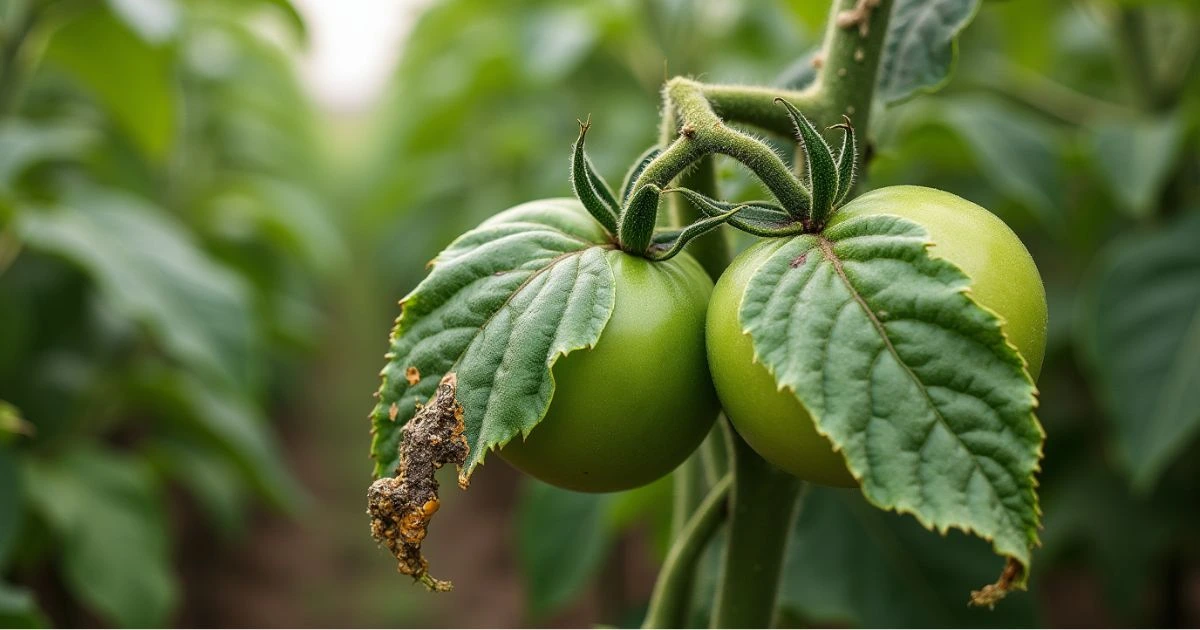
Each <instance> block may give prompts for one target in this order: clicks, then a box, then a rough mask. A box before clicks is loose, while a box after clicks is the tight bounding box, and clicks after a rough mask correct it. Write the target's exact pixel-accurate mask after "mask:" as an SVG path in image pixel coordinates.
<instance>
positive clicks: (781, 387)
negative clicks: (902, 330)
mask: <svg viewBox="0 0 1200 630" xmlns="http://www.w3.org/2000/svg"><path fill="white" fill-rule="evenodd" d="M872 216H887V217H890V218H895V219H899V220H900V221H904V222H906V223H909V224H911V225H914V226H916V227H918V228H920V230H921V232H922V234H923V237H922V249H923V250H924V251H925V253H926V254H927V255H929V257H930V258H936V259H938V260H941V261H943V262H944V263H945V264H947V265H950V266H951V267H953V268H954V269H955V270H956V271H957V272H958V273H959V274H961V275H962V276H963V277H964V278H966V279H967V280H968V281H970V276H968V275H967V274H966V272H964V271H962V269H960V268H959V267H958V266H957V265H955V264H954V263H952V262H951V261H949V260H947V259H945V258H943V257H941V256H936V255H933V254H932V253H931V251H930V248H931V247H932V246H933V245H934V242H933V241H932V240H930V238H929V234H928V232H927V231H926V230H925V229H924V227H922V226H920V225H919V224H917V223H915V222H913V221H910V220H907V219H904V218H903V217H899V216H897V215H887V214H879V215H872ZM854 220H855V219H851V221H854ZM840 225H844V224H840ZM798 238H813V239H814V240H816V246H817V248H820V249H821V253H822V256H823V257H824V259H825V260H826V262H829V263H830V264H834V263H833V260H830V258H829V255H831V254H832V252H827V251H826V250H825V243H832V242H833V241H830V240H829V239H827V238H826V237H825V236H824V234H815V235H814V234H802V235H797V236H792V237H785V238H779V239H777V240H778V242H779V245H778V246H776V247H775V249H778V248H779V247H782V246H783V245H784V244H786V243H787V242H789V241H792V240H795V239H798ZM772 255H773V252H772ZM770 258H771V255H767V256H765V257H764V258H763V261H762V262H761V263H760V264H759V266H758V267H756V268H755V269H754V271H753V272H752V273H751V274H750V276H751V277H753V276H754V275H756V274H757V272H758V270H759V269H760V268H761V267H762V266H763V265H765V264H766V263H767V261H769V260H770ZM834 259H835V260H840V259H837V258H836V257H835V258H834ZM837 275H838V277H839V278H840V279H841V280H842V282H843V283H845V284H846V285H847V288H849V289H851V294H852V296H853V298H854V300H855V302H856V303H857V304H858V305H859V307H860V308H862V307H863V302H862V300H861V298H860V297H859V296H858V293H857V291H856V290H854V287H853V285H850V284H849V281H848V279H847V278H846V276H845V275H844V273H843V272H842V271H841V270H840V269H838V270H837ZM748 287H749V284H747V289H748ZM957 292H958V293H959V294H961V295H963V296H965V297H966V298H967V299H968V300H969V301H970V302H971V304H973V305H975V306H976V307H978V308H980V309H982V310H983V311H984V312H986V313H988V314H989V315H990V316H991V317H992V318H993V319H994V320H995V321H996V323H997V325H1000V326H1001V329H1000V333H1001V337H1002V338H1003V340H1004V347H1005V348H1007V351H1008V353H1009V354H1011V355H1015V356H1016V358H1017V360H1018V361H1019V362H1020V365H1021V370H1022V372H1023V373H1024V374H1025V377H1026V379H1028V381H1029V383H1030V384H1031V386H1032V389H1031V391H1030V395H1031V396H1032V397H1033V401H1032V408H1031V415H1032V418H1033V423H1034V426H1035V427H1036V428H1037V431H1038V433H1039V434H1040V436H1041V438H1042V439H1041V441H1040V442H1039V443H1038V446H1037V450H1036V452H1035V453H1034V454H1035V455H1036V459H1035V462H1034V467H1033V470H1032V471H1031V472H1032V477H1033V479H1032V485H1031V487H1030V490H1029V491H1030V492H1031V493H1032V495H1033V496H1032V499H1033V502H1032V504H1033V508H1034V514H1035V517H1036V520H1037V521H1038V522H1039V528H1040V521H1041V517H1042V508H1041V502H1040V498H1039V496H1038V492H1037V489H1038V487H1039V482H1038V478H1037V473H1039V472H1041V470H1042V466H1041V462H1042V459H1043V457H1044V447H1045V440H1046V430H1045V428H1044V427H1043V426H1042V424H1041V421H1039V420H1038V418H1037V415H1036V413H1033V411H1032V410H1036V409H1037V407H1038V394H1039V392H1038V388H1037V384H1036V382H1034V380H1033V378H1032V376H1031V375H1030V374H1029V364H1028V362H1027V361H1026V360H1025V358H1024V357H1023V356H1021V353H1020V352H1019V351H1017V348H1016V346H1014V345H1013V343H1012V341H1011V340H1010V339H1009V338H1008V334H1007V333H1005V332H1004V329H1003V326H1002V325H1003V323H1004V322H1005V320H1004V318H1003V317H1002V316H1001V315H1000V314H999V313H997V312H996V311H994V310H992V309H990V308H988V307H987V306H984V305H982V304H980V303H979V302H978V301H977V300H976V299H975V298H974V296H973V294H972V292H971V290H970V282H967V283H964V284H963V285H962V286H961V287H960V288H959V289H957ZM745 294H746V289H743V291H742V296H741V297H740V298H739V300H738V304H737V308H738V325H739V326H740V327H741V332H742V334H744V335H747V336H750V337H751V340H753V335H751V334H750V329H749V328H748V327H747V326H746V324H744V323H743V322H742V319H741V312H742V304H743V302H744V301H745ZM865 310H866V312H867V316H868V317H869V318H870V319H871V321H872V324H873V326H874V327H875V329H876V330H877V331H878V330H879V322H878V319H877V318H876V317H875V315H874V313H873V312H871V310H870V309H869V308H867V309H865ZM884 339H885V344H886V345H887V346H888V347H889V350H890V351H891V352H892V353H893V356H894V354H895V353H894V350H891V346H892V343H891V341H890V339H889V338H888V337H887V336H886V335H884ZM751 348H752V350H753V353H754V358H753V361H754V363H758V364H760V365H762V366H763V367H765V368H766V369H767V372H768V373H770V374H771V377H772V378H776V374H775V370H774V368H773V367H772V366H771V365H768V364H767V363H766V362H764V361H763V360H762V358H761V357H760V356H759V352H758V347H757V345H756V344H754V343H753V341H752V342H751ZM896 358H897V359H899V357H896ZM900 363H901V365H902V366H904V368H905V371H906V372H908V373H909V374H910V376H912V375H911V371H910V370H909V368H908V366H907V365H906V364H904V363H903V362H900ZM913 378H915V377H913ZM917 383H918V385H921V388H922V389H924V386H923V384H922V383H921V382H920V381H919V380H918V381H917ZM776 391H779V392H784V391H788V392H790V393H791V395H792V396H794V397H795V398H796V400H797V401H798V402H800V404H801V405H802V406H804V409H805V411H807V412H808V413H809V415H810V416H812V417H813V420H814V421H813V428H814V429H815V430H816V432H817V434H818V435H820V436H822V437H824V438H826V439H827V440H829V442H830V444H831V445H832V446H833V450H834V452H836V453H839V454H842V455H843V461H844V462H845V463H846V468H847V470H849V471H850V474H851V475H852V476H853V477H854V479H855V481H858V482H859V484H860V490H861V484H862V481H863V475H862V474H861V473H860V472H859V471H857V470H855V469H854V467H853V465H852V464H851V463H850V462H849V461H848V460H846V459H845V454H844V453H843V452H842V451H843V449H842V447H841V445H839V444H836V443H835V442H834V441H833V439H832V438H831V437H830V435H829V433H828V432H827V431H826V430H824V429H823V428H822V427H821V426H820V423H818V422H817V421H816V414H814V413H813V411H812V410H811V409H809V408H808V406H807V405H805V404H804V401H803V400H800V396H799V394H797V393H796V390H795V389H793V388H792V387H791V386H789V385H787V384H785V383H780V382H779V381H778V380H776ZM939 415H940V414H939ZM951 434H953V435H955V436H956V437H957V434H954V433H953V431H951ZM862 494H863V498H865V499H866V500H867V502H868V503H870V504H871V505H872V506H874V507H876V508H879V509H881V510H885V511H891V512H895V513H897V514H909V515H911V516H912V517H913V518H915V519H916V520H917V522H918V523H920V524H921V526H922V527H924V528H925V529H927V530H929V531H932V532H937V533H938V534H939V535H942V536H945V535H946V534H947V533H948V532H949V531H950V530H951V529H956V530H958V531H961V532H963V533H965V534H967V535H970V536H973V537H975V538H979V539H981V540H984V541H987V542H988V543H989V544H990V545H991V546H992V551H993V552H995V553H996V555H998V556H1001V557H1004V558H1008V559H1010V560H1011V561H1014V562H1016V563H1018V564H1019V565H1020V566H1021V568H1022V569H1023V570H1022V574H1021V576H1020V577H1019V579H1018V580H1017V582H1016V583H1015V584H1014V586H1015V587H1016V588H1021V589H1023V588H1024V587H1025V585H1026V582H1027V580H1028V575H1029V565H1028V564H1026V563H1023V562H1021V561H1020V559H1018V558H1015V557H1012V556H1009V555H1007V554H1005V553H1003V552H1001V551H1000V550H998V549H997V548H996V546H995V540H994V537H993V536H991V535H987V534H984V533H983V532H980V531H978V530H976V529H975V528H974V527H972V526H969V525H964V524H953V523H951V524H946V525H944V526H941V527H939V526H937V525H935V524H933V523H931V522H929V521H928V520H927V519H926V518H925V517H924V516H923V515H921V514H920V513H918V512H916V511H914V510H912V509H910V508H902V507H899V506H887V505H883V504H882V503H881V502H879V501H877V500H876V499H875V498H874V497H872V496H870V495H868V494H867V493H866V492H865V491H863V492H862ZM1020 530H1021V531H1024V532H1025V533H1026V538H1028V539H1029V540H1030V549H1033V548H1034V547H1037V546H1040V545H1041V541H1040V539H1039V537H1038V535H1037V531H1036V530H1034V531H1032V532H1030V531H1027V530H1026V528H1025V527H1021V528H1020Z"/></svg>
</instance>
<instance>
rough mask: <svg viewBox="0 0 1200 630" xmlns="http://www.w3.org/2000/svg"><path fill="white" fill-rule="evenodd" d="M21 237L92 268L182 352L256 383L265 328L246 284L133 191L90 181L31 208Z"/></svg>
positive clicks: (120, 306) (125, 310)
mask: <svg viewBox="0 0 1200 630" xmlns="http://www.w3.org/2000/svg"><path fill="white" fill-rule="evenodd" d="M18 234H19V235H20V236H21V238H22V239H23V240H24V241H25V243H26V245H27V246H28V247H29V248H30V249H31V250H35V251H41V252H44V253H47V254H52V255H56V256H60V257H62V258H65V259H67V260H69V261H71V262H73V263H75V264H76V265H78V266H79V267H81V268H82V269H83V270H84V271H86V272H87V273H88V274H89V275H90V276H91V277H92V278H93V280H94V281H95V282H96V284H97V285H99V287H100V290H101V292H102V294H103V295H104V297H105V298H107V299H108V300H109V301H111V303H112V304H113V305H114V306H115V307H116V308H117V310H118V311H119V312H120V313H122V314H123V315H125V316H126V317H130V318H132V319H134V320H135V321H138V322H139V323H141V324H143V325H144V326H145V327H146V328H147V329H148V330H149V332H150V334H151V336H152V337H153V338H154V339H155V340H156V341H157V342H158V343H160V344H161V345H162V346H163V348H164V349H165V350H166V351H167V353H168V354H170V355H171V356H172V358H174V359H176V360H178V361H181V362H183V363H186V364H187V365H189V366H191V367H193V368H195V369H196V370H198V371H200V372H201V373H203V374H205V375H208V376H211V377H215V378H216V379H218V380H220V381H222V382H223V383H225V384H227V385H230V386H236V387H237V388H239V389H242V390H245V389H251V388H252V386H253V385H254V382H255V378H256V372H257V371H256V370H255V369H254V368H255V366H256V362H255V356H256V353H255V351H254V350H255V349H254V346H253V340H254V339H255V338H256V335H255V330H254V320H253V317H252V313H251V308H250V295H249V290H248V288H247V286H246V284H245V283H244V282H243V280H242V279H241V277H239V276H238V275H236V274H235V273H233V272H232V271H230V270H228V269H226V268H225V267H223V266H221V265H219V264H218V263H216V262H215V261H213V260H212V259H211V258H209V257H208V255H207V254H205V253H204V251H202V250H201V249H199V248H198V247H197V246H196V245H195V244H194V243H193V241H192V239H191V238H190V237H189V235H188V233H187V232H186V231H185V230H184V228H183V227H182V226H181V225H179V224H177V223H175V222H174V221H173V220H171V219H170V218H169V215H167V214H166V213H164V212H161V211H159V210H158V209H156V208H154V207H152V206H150V205H149V204H147V203H146V202H144V201H142V200H140V199H138V198H136V197H132V196H129V195H126V194H123V193H116V192H113V191H110V190H105V189H100V188H93V187H80V188H78V189H72V190H70V191H68V193H67V194H66V195H65V196H64V199H63V202H62V206H61V207H58V208H54V209H46V210H41V211H27V212H23V213H22V214H21V215H20V217H19V219H18Z"/></svg>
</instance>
